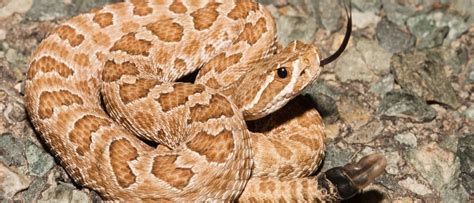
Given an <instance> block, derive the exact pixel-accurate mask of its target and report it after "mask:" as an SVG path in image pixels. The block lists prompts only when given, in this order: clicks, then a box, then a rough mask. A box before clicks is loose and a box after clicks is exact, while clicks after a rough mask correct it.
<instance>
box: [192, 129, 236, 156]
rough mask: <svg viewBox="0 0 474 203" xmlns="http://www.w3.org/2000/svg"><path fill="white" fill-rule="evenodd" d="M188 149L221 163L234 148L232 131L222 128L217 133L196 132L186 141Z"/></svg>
mask: <svg viewBox="0 0 474 203" xmlns="http://www.w3.org/2000/svg"><path fill="white" fill-rule="evenodd" d="M187 146H188V148H189V149H191V150H193V151H195V152H197V153H199V154H200V155H203V156H205V157H206V159H207V161H210V162H217V163H223V162H225V161H226V159H227V158H228V157H229V155H230V154H231V153H232V151H233V150H234V139H233V138H232V132H230V131H227V130H224V131H222V132H220V133H219V134H217V135H215V136H214V135H209V134H207V133H205V132H200V133H198V134H197V135H196V136H195V137H194V138H193V139H192V140H191V141H190V142H188V143H187Z"/></svg>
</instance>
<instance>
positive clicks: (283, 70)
mask: <svg viewBox="0 0 474 203" xmlns="http://www.w3.org/2000/svg"><path fill="white" fill-rule="evenodd" d="M277 74H278V77H280V78H286V76H288V71H287V70H286V67H280V68H278V70H277Z"/></svg>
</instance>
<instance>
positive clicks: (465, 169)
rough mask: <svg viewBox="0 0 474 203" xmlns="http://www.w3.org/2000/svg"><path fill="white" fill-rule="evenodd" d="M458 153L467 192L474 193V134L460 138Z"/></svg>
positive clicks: (463, 182) (463, 183)
mask: <svg viewBox="0 0 474 203" xmlns="http://www.w3.org/2000/svg"><path fill="white" fill-rule="evenodd" d="M456 154H457V155H458V156H459V158H460V160H461V178H462V185H463V186H464V188H465V189H466V190H467V192H468V193H469V194H470V195H471V196H472V195H474V134H468V135H465V136H464V137H462V138H460V139H459V142H458V151H457V152H456Z"/></svg>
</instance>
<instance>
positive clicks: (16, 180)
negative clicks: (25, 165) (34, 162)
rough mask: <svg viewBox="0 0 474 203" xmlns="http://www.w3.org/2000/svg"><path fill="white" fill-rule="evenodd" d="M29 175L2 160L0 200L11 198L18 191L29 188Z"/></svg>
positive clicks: (0, 164)
mask: <svg viewBox="0 0 474 203" xmlns="http://www.w3.org/2000/svg"><path fill="white" fill-rule="evenodd" d="M29 184H30V181H29V180H28V177H27V176H25V175H23V174H21V173H19V172H18V171H16V170H14V169H12V168H9V167H7V166H6V165H5V164H3V163H2V162H0V200H1V199H4V198H5V199H11V198H12V197H13V196H14V195H15V194H16V193H18V192H19V191H21V190H24V189H26V188H28V186H29Z"/></svg>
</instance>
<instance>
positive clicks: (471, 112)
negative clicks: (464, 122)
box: [464, 105, 474, 121]
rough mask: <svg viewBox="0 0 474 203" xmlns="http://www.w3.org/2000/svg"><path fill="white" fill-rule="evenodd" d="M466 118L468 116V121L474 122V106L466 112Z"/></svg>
mask: <svg viewBox="0 0 474 203" xmlns="http://www.w3.org/2000/svg"><path fill="white" fill-rule="evenodd" d="M464 116H466V119H468V120H470V121H474V105H472V106H471V107H469V108H468V109H466V111H464Z"/></svg>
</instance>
